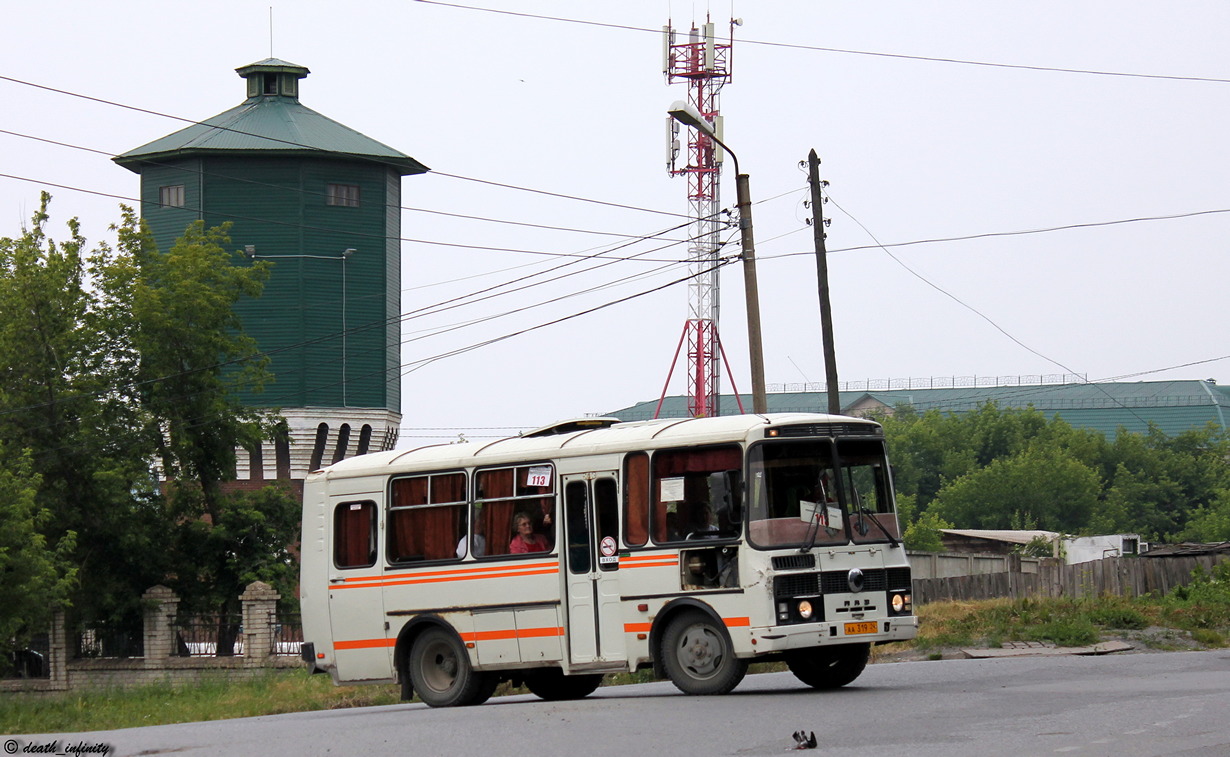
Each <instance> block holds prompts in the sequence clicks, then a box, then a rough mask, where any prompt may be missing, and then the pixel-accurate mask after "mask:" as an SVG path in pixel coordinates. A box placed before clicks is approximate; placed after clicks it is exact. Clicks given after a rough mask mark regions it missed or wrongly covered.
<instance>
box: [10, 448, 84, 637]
mask: <svg viewBox="0 0 1230 757" xmlns="http://www.w3.org/2000/svg"><path fill="white" fill-rule="evenodd" d="M39 483H40V480H39V476H38V474H37V473H34V471H33V470H32V467H31V465H30V457H29V455H28V454H25V453H14V452H13V450H12V449H11V448H10V447H9V446H7V445H0V576H4V580H3V581H0V644H8V643H10V642H15V643H16V644H15V646H17V647H23V646H25V641H26V637H27V636H28V635H29V634H31V633H34V632H37V631H41V630H43V629H45V628H47V623H48V621H49V620H50V619H51V613H52V611H53V610H56V609H59V608H61V607H63V606H64V604H65V603H66V601H67V599H68V592H69V589H70V588H71V586H72V582H73V579H74V578H75V576H76V570H75V569H74V568H72V567H71V566H70V564H69V561H68V554H69V553H71V551H72V549H73V546H74V534H72V533H68V534H65V535H64V536H63V538H61V539H60V540H59V542H58V544H57V545H56V548H55V549H51V548H49V547H48V546H47V541H46V539H45V538H44V537H43V535H42V533H41V532H40V530H39V529H40V527H41V526H42V525H43V524H44V523H45V522H46V520H47V518H48V515H49V514H48V512H47V511H46V510H44V509H43V508H41V507H40V506H39V505H38V501H37V499H38V497H37V494H38V487H39Z"/></svg>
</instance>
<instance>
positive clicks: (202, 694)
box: [0, 561, 1230, 734]
mask: <svg viewBox="0 0 1230 757" xmlns="http://www.w3.org/2000/svg"><path fill="white" fill-rule="evenodd" d="M918 617H919V620H920V628H919V636H918V638H917V639H915V640H913V641H911V642H905V643H897V644H889V645H886V646H882V647H876V648H874V650H875V653H876V655H875V656H876V657H877V658H887V659H892V657H893V656H894V655H895V654H898V653H901V652H913V653H917V654H919V655H921V656H922V657H924V658H925V659H940V658H941V657H942V656H943V650H945V649H952V648H961V647H973V646H984V647H985V646H997V645H1000V644H1002V643H1004V642H1007V641H1045V642H1052V643H1054V644H1056V645H1057V646H1086V645H1089V644H1094V643H1096V642H1098V641H1099V640H1101V639H1103V638H1107V637H1111V638H1115V637H1128V638H1138V639H1140V640H1141V641H1142V642H1143V643H1145V644H1146V645H1148V646H1150V647H1152V648H1154V649H1191V648H1199V647H1224V646H1227V645H1228V638H1230V561H1226V562H1222V563H1221V564H1219V565H1218V566H1217V568H1216V569H1214V570H1213V571H1211V572H1208V573H1205V572H1199V571H1198V572H1197V573H1196V575H1195V576H1194V578H1193V581H1192V583H1191V584H1190V585H1189V586H1187V587H1183V588H1182V589H1177V590H1175V591H1173V592H1171V593H1170V594H1169V595H1168V596H1165V597H1156V596H1145V597H1140V598H1136V599H1128V598H1125V597H1114V596H1103V597H1095V598H1083V599H1034V598H1030V599H1017V600H1009V599H996V600H987V601H978V602H936V603H932V604H927V605H922V606H921V607H919V608H918ZM781 670H785V665H783V664H782V663H758V664H754V665H752V667H751V670H750V672H752V673H761V672H776V671H781ZM652 680H654V676H653V672H652V671H650V670H642V671H638V672H636V673H625V674H620V675H614V676H608V677H607V679H606V681H605V684H604V685H607V686H618V685H625V684H630V683H646V682H648V681H652ZM524 693H528V691H527V690H526V689H525V688H524V687H516V688H514V687H512V686H511V685H510V684H508V683H504V684H501V686H500V688H499V689H497V691H496V696H504V695H509V694H524ZM398 702H399V689H398V687H397V686H392V685H378V686H334V685H333V683H332V681H331V680H330V678H329V677H328V676H319V675H318V676H310V675H308V674H307V673H306V672H305V671H302V670H295V671H282V672H269V673H267V674H265V675H263V676H261V677H258V678H254V679H251V680H248V681H227V680H224V679H221V678H218V679H207V680H204V681H201V682H199V683H194V684H183V685H177V686H171V685H155V686H147V687H143V688H137V689H123V690H119V689H117V690H111V691H98V692H73V693H67V694H16V693H12V694H0V733H3V734H18V733H24V734H59V733H74V732H80V731H98V730H112V729H118V728H132V727H136V726H145V725H164V724H169V723H183V722H193V721H203V720H222V719H226V718H241V717H252V716H257V715H275V714H279V713H287V712H307V711H314V710H331V709H341V708H346V707H368V706H374V705H388V704H397V703H398Z"/></svg>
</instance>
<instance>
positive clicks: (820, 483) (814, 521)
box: [799, 471, 829, 554]
mask: <svg viewBox="0 0 1230 757" xmlns="http://www.w3.org/2000/svg"><path fill="white" fill-rule="evenodd" d="M816 491H817V492H819V493H820V501H819V502H816V506H815V508H814V509H813V510H812V513H811V528H809V529H807V539H806V540H805V543H804V544H803V546H802V547H800V548H799V552H800V553H802V554H806V553H808V552H810V551H811V548H812V547H814V546H816V537H817V536H819V535H820V517H821V516H820V508H822V507H823V508H827V507H828V506H829V490H828V487H827V486H825V485H824V472H823V471H821V472H820V477H819V478H818V479H816ZM802 506H803V502H802V500H801V499H800V501H799V507H802ZM826 513H827V510H826Z"/></svg>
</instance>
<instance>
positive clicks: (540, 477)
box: [300, 413, 918, 707]
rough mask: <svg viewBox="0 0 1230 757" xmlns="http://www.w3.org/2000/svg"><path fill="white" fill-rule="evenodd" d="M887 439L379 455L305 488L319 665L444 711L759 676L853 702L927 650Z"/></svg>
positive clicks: (587, 429) (699, 424)
mask: <svg viewBox="0 0 1230 757" xmlns="http://www.w3.org/2000/svg"><path fill="white" fill-rule="evenodd" d="M900 533H901V531H900V526H899V524H898V521H897V516H896V513H895V509H894V504H893V488H892V480H891V474H890V470H889V465H888V460H887V457H886V455H885V447H884V436H883V430H882V429H881V427H880V425H879V424H877V423H875V422H873V421H870V420H865V419H860V418H847V417H842V416H833V415H818V414H802V413H782V414H771V415H739V416H723V417H713V418H687V419H678V418H676V419H665V420H653V421H640V422H622V423H621V422H619V421H618V420H617V419H614V418H584V419H580V420H575V421H568V422H563V423H559V424H555V425H553V426H548V427H546V428H542V429H538V430H536V431H533V432H530V433H526V434H523V435H521V436H518V437H512V438H507V439H500V440H498V441H491V442H467V443H460V444H439V445H433V446H427V447H420V448H417V449H404V450H393V451H389V452H381V453H376V454H369V455H363V456H361V457H355V458H351V459H348V460H343V461H341V462H338V463H335V464H333V465H331V466H329V467H327V468H325V469H323V470H319V471H315V472H313V473H312V474H311V475H309V477H308V479H307V481H306V484H305V486H304V503H303V534H302V546H301V549H302V553H301V557H302V569H301V571H302V572H301V581H300V598H301V604H302V610H303V630H304V640H305V644H304V646H303V657H304V659H305V661H307V662H308V663H309V667H310V668H311V669H312V670H313V672H322V673H323V672H327V673H329V674H331V675H332V677H333V680H334V682H335V683H338V684H357V683H400V685H401V691H402V696H403V698H405V699H410V698H411V697H412V696H413V695H415V694H417V695H418V696H419V698H420V699H421V700H422V701H423V702H425V703H427V704H428V705H431V706H434V707H445V706H457V705H472V704H479V703H481V702H483V701H485V700H486V699H487V698H488V697H490V696H491V694H492V692H493V691H494V689H495V687H496V685H497V684H498V683H499V682H500V681H503V680H512V681H515V682H518V683H521V684H524V685H525V686H526V687H527V688H528V689H529V690H530V691H531V692H533V693H534V694H536V695H538V696H539V697H542V698H544V699H548V700H560V699H577V698H581V697H585V696H587V695H589V694H591V693H592V692H593V691H594V690H595V689H596V688H597V687H598V685H599V684H600V683H601V681H602V677H603V675H605V674H607V673H616V672H630V671H635V670H638V669H641V668H647V667H652V668H653V669H654V671H655V672H656V673H657V674H658V675H659V676H660V677H665V678H669V679H670V680H671V681H672V682H673V683H674V684H675V686H676V687H678V688H679V689H680V690H681V691H683V692H685V693H688V694H722V693H726V692H729V691H730V690H731V689H733V688H734V687H735V686H737V685H738V684H739V682H740V680H742V678H743V676H744V674H745V673H746V672H747V666H748V664H749V663H751V662H759V661H769V660H778V661H784V662H785V663H786V665H787V666H788V667H789V669H790V670H791V672H793V673H794V675H795V676H797V677H798V678H799V679H800V680H801V681H803V682H804V683H806V684H808V685H809V686H813V687H816V688H821V689H825V688H833V687H838V686H844V685H845V684H847V683H849V682H851V681H853V680H854V679H855V678H857V677H858V675H859V674H860V673H861V672H862V671H863V668H864V666H865V665H866V664H867V660H868V657H869V652H870V647H871V645H872V644H884V643H888V642H892V641H901V640H905V639H911V638H913V637H914V636H915V634H916V632H917V627H918V621H917V618H916V617H915V616H914V614H913V608H912V605H911V592H910V568H909V565H908V563H907V560H906V554H905V548H904V547H903V545H902V543H901V537H900Z"/></svg>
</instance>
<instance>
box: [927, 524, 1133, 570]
mask: <svg viewBox="0 0 1230 757" xmlns="http://www.w3.org/2000/svg"><path fill="white" fill-rule="evenodd" d="M940 539H941V541H942V542H943V544H944V549H945V550H947V551H949V552H955V553H975V554H993V555H1003V554H1013V553H1019V552H1020V551H1021V550H1022V549H1023V548H1024V547H1025V546H1026V545H1029V544H1033V543H1045V544H1049V545H1050V551H1051V556H1052V557H1059V558H1062V559H1063V561H1064V563H1066V564H1067V565H1076V564H1077V563H1084V562H1092V561H1094V560H1102V559H1105V558H1107V557H1126V556H1128V555H1137V554H1141V552H1142V549H1141V542H1140V536H1139V535H1138V534H1103V535H1099V536H1064V535H1063V534H1060V533H1057V532H1055V531H1024V530H994V529H961V528H942V529H940ZM1145 546H1146V547H1147V545H1145ZM1034 556H1038V555H1034Z"/></svg>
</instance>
